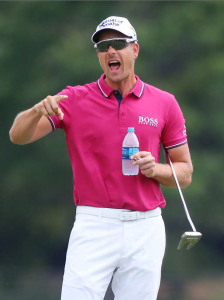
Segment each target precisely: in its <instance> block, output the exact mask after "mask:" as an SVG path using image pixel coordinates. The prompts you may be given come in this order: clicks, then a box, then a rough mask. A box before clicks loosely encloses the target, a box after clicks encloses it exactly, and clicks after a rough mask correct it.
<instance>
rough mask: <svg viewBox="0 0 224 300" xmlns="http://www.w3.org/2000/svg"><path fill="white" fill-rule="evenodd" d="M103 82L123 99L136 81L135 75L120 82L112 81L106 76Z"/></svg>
mask: <svg viewBox="0 0 224 300" xmlns="http://www.w3.org/2000/svg"><path fill="white" fill-rule="evenodd" d="M104 81H105V82H106V84H107V85H108V86H109V87H110V88H112V89H114V90H118V91H119V92H120V93H121V95H122V97H123V98H124V97H125V96H126V95H127V94H128V93H129V92H130V91H131V90H132V89H133V87H134V86H135V84H136V81H137V80H136V78H135V75H134V74H132V75H131V76H130V77H127V78H125V79H123V80H121V81H113V80H111V79H110V78H109V77H107V76H106V78H105V79H104Z"/></svg>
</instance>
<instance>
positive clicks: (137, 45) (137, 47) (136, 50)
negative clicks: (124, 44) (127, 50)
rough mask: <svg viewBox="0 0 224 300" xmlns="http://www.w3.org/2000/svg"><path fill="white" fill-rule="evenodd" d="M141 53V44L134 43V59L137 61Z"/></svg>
mask: <svg viewBox="0 0 224 300" xmlns="http://www.w3.org/2000/svg"><path fill="white" fill-rule="evenodd" d="M138 53H139V44H137V43H134V45H133V58H134V59H136V58H137V57H138Z"/></svg>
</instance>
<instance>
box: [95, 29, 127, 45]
mask: <svg viewBox="0 0 224 300" xmlns="http://www.w3.org/2000/svg"><path fill="white" fill-rule="evenodd" d="M107 29H110V30H114V31H117V32H120V33H122V34H124V33H123V32H122V31H120V30H116V29H114V28H108V27H107V28H103V29H100V30H98V31H96V32H94V34H93V35H92V37H91V41H92V42H93V43H98V40H99V35H100V34H101V33H102V31H103V30H107ZM124 35H125V34H124ZM125 36H126V37H129V38H132V36H130V35H125Z"/></svg>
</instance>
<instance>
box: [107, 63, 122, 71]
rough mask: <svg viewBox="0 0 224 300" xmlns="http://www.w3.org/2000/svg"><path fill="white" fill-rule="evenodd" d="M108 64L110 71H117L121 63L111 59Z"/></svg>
mask: <svg viewBox="0 0 224 300" xmlns="http://www.w3.org/2000/svg"><path fill="white" fill-rule="evenodd" d="M108 65H109V68H110V70H111V71H117V70H118V69H119V68H120V66H121V63H120V62H119V61H118V60H112V61H110V62H109V63H108Z"/></svg>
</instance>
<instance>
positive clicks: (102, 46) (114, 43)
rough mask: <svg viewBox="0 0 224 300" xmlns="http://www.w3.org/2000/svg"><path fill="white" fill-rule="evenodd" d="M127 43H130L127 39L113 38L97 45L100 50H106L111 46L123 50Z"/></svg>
mask: <svg viewBox="0 0 224 300" xmlns="http://www.w3.org/2000/svg"><path fill="white" fill-rule="evenodd" d="M127 45H128V43H127V42H126V41H125V40H111V41H105V42H101V43H99V44H98V45H97V50H98V51H99V52H105V51H106V50H108V48H109V47H110V46H111V47H113V48H114V49H115V50H121V49H124V48H125V47H127Z"/></svg>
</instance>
